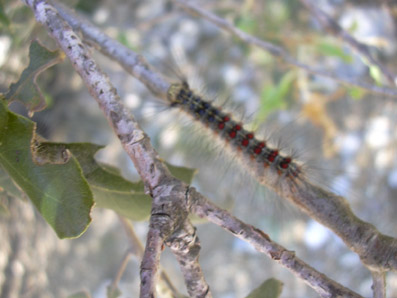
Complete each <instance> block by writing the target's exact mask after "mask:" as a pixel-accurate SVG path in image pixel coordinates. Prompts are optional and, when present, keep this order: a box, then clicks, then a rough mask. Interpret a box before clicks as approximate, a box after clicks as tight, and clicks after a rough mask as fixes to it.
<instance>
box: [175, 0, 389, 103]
mask: <svg viewBox="0 0 397 298" xmlns="http://www.w3.org/2000/svg"><path fill="white" fill-rule="evenodd" d="M173 1H174V2H175V3H176V4H177V5H179V6H180V7H182V8H183V9H184V10H185V11H186V12H187V13H189V14H191V15H193V16H197V17H201V18H204V19H206V20H207V21H209V22H211V23H213V24H214V25H216V26H218V27H219V28H221V29H223V30H225V31H227V32H229V33H230V34H232V35H233V36H235V37H237V38H238V39H240V40H242V41H244V42H245V43H247V44H252V45H254V46H257V47H259V48H261V49H263V50H265V51H266V52H268V53H270V54H271V55H273V56H275V57H277V58H280V59H282V60H284V61H285V62H286V63H287V64H289V65H291V66H295V67H298V68H301V69H303V70H305V71H307V72H309V73H313V74H316V75H320V76H323V77H327V78H330V79H332V80H335V81H338V82H340V83H342V84H345V85H351V86H357V87H360V88H363V89H365V90H367V91H369V92H372V93H379V94H383V95H387V96H391V97H396V96H397V90H396V89H392V88H388V87H384V86H382V87H380V86H376V85H371V84H367V83H363V82H359V81H356V80H353V79H349V78H341V77H339V76H338V75H337V74H333V73H331V72H330V71H328V70H321V69H317V68H313V67H312V66H310V65H306V64H304V63H302V62H299V61H298V60H296V59H295V58H294V57H292V56H291V55H290V54H289V53H288V52H287V51H286V50H284V49H283V48H281V47H279V46H277V45H274V44H272V43H270V42H268V41H263V40H261V39H259V38H257V37H255V36H252V35H249V34H247V33H245V32H243V31H241V30H239V29H237V28H236V27H234V26H233V25H232V24H231V23H230V22H228V21H226V20H224V19H222V18H220V17H218V16H217V15H215V14H213V13H211V12H208V11H206V10H204V9H202V8H201V7H199V6H198V5H197V4H195V3H194V2H193V1H185V0H173ZM393 83H394V77H393Z"/></svg>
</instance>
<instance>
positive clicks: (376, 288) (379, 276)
mask: <svg viewBox="0 0 397 298" xmlns="http://www.w3.org/2000/svg"><path fill="white" fill-rule="evenodd" d="M371 273H372V280H373V284H372V291H373V292H374V296H373V297H374V298H386V273H385V272H378V271H372V272H371Z"/></svg>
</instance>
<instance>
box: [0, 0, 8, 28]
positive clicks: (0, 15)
mask: <svg viewBox="0 0 397 298" xmlns="http://www.w3.org/2000/svg"><path fill="white" fill-rule="evenodd" d="M0 24H1V25H2V26H4V27H8V26H9V25H10V20H9V19H8V17H7V15H6V13H5V12H4V4H3V2H0Z"/></svg>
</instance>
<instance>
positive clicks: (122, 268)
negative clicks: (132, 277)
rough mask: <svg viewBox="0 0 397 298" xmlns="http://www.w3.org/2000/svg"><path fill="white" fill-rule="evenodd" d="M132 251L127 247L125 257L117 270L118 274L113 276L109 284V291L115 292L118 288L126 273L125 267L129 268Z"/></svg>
mask: <svg viewBox="0 0 397 298" xmlns="http://www.w3.org/2000/svg"><path fill="white" fill-rule="evenodd" d="M131 255H132V252H131V251H130V250H129V249H127V251H126V252H125V253H124V256H123V258H122V259H121V262H120V266H119V269H118V270H117V274H116V275H115V277H114V278H113V281H112V283H111V285H110V286H109V289H108V292H110V293H115V292H116V291H117V289H118V284H119V282H120V280H121V278H122V276H123V274H124V271H125V269H126V268H127V264H128V261H129V260H130V258H131Z"/></svg>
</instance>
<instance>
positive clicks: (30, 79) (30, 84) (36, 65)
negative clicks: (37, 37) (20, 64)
mask: <svg viewBox="0 0 397 298" xmlns="http://www.w3.org/2000/svg"><path fill="white" fill-rule="evenodd" d="M63 58H64V54H62V52H61V51H53V52H52V51H49V50H47V49H46V48H45V47H43V46H42V45H40V43H39V42H37V41H33V42H32V43H31V45H30V48H29V59H30V62H29V66H28V67H27V68H25V69H24V71H23V72H22V75H21V77H20V78H19V80H18V82H16V83H13V84H11V86H10V90H8V92H7V93H6V94H5V97H6V99H7V100H8V101H14V100H19V101H21V102H22V103H23V104H24V105H25V106H26V108H27V109H28V110H29V111H30V113H34V112H38V111H41V110H43V109H44V108H45V107H46V101H45V98H44V95H43V94H42V92H41V90H40V88H39V86H38V84H37V77H38V76H39V75H40V74H41V73H42V72H43V71H45V70H46V69H47V68H49V67H51V66H53V65H55V64H57V63H59V62H61V61H62V60H63Z"/></svg>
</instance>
